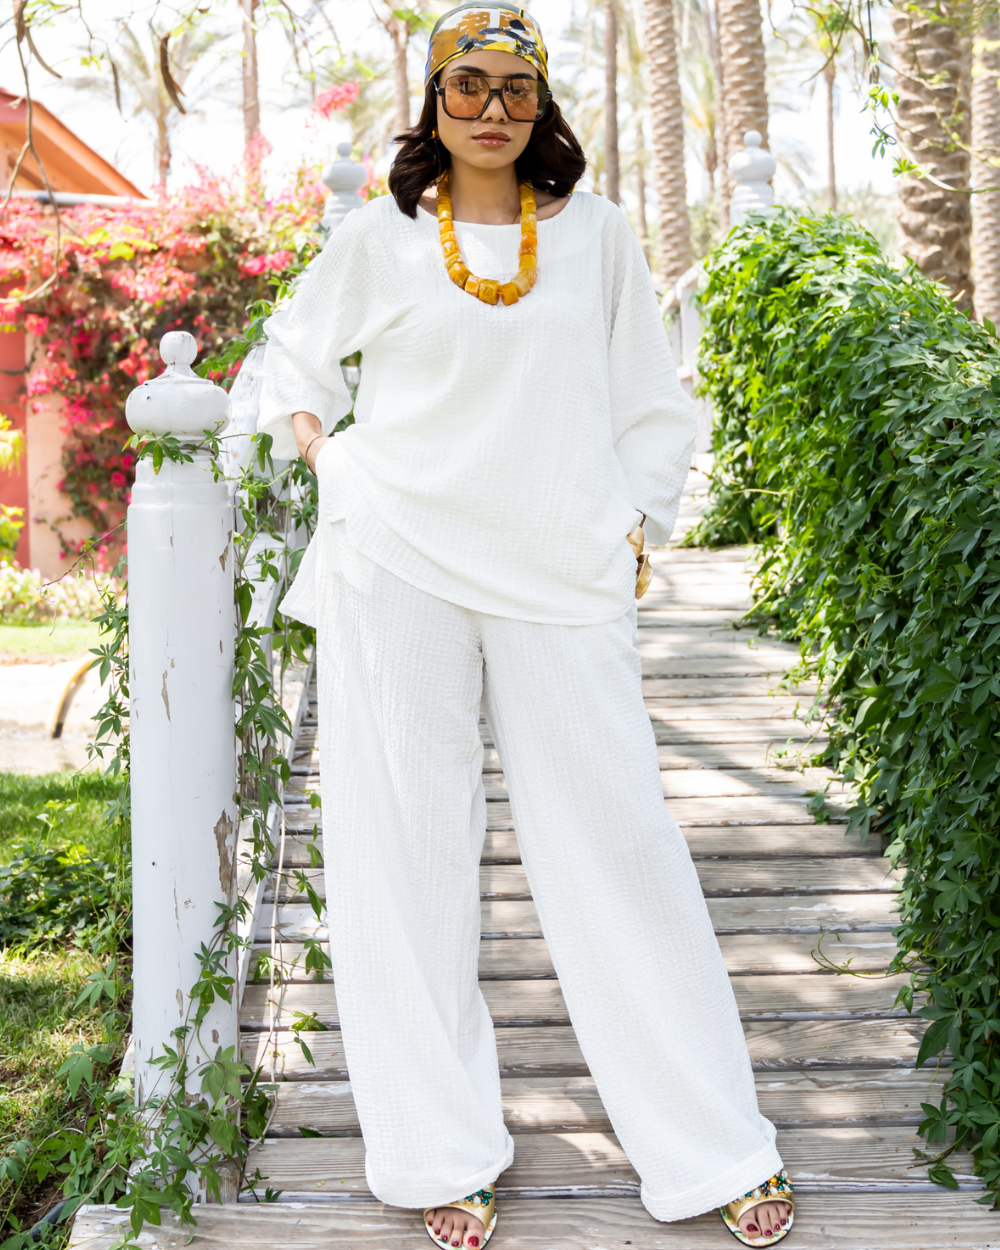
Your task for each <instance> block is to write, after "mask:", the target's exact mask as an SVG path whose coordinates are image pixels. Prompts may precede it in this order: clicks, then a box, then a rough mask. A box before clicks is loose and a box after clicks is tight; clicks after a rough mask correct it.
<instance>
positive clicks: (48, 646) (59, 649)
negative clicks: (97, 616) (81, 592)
mask: <svg viewBox="0 0 1000 1250" xmlns="http://www.w3.org/2000/svg"><path fill="white" fill-rule="evenodd" d="M99 632H100V631H99V630H98V627H97V626H96V625H95V624H94V623H93V622H92V621H66V622H60V623H59V624H58V625H0V652H3V653H6V654H7V655H12V656H20V655H23V656H31V655H67V656H69V655H81V656H82V655H85V654H86V653H87V652H88V651H89V650H90V649H91V647H96V646H97V644H98V634H99Z"/></svg>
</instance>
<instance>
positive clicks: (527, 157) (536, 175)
mask: <svg viewBox="0 0 1000 1250" xmlns="http://www.w3.org/2000/svg"><path fill="white" fill-rule="evenodd" d="M436 129H437V91H436V90H435V85H434V79H433V78H432V79H431V81H430V82H429V83H428V84H427V90H426V92H425V93H424V107H423V108H422V109H421V112H420V120H419V121H418V122H417V124H416V125H415V126H414V127H412V129H410V130H407V131H405V133H403V134H401V135H397V136H396V142H397V143H399V144H400V145H401V146H400V149H399V152H398V153H397V154H396V159H395V160H394V161H393V163H392V168H391V169H390V170H389V190H390V191H391V193H392V195H393V198H394V199H395V201H396V203H397V204H398V205H399V208H400V211H401V212H404V213H405V214H406V215H407V217H416V215H417V201H418V200H419V199H420V197H421V196H422V195H423V194H424V192H425V191H426V190H427V188H428V187H429V186H430V185H431V184H432V183H434V182H436V181H437V179H438V178H440V177H441V175H442V174H443V173H444V171H445V170H446V169H447V168H448V166H449V165H450V164H451V154H450V153H449V151H448V149H447V148H446V147H445V146H444V144H443V143H442V142H441V140H440V139H438V138H436V137H435V130H436ZM586 167H587V158H586V157H585V156H584V154H583V148H581V147H580V144H579V141H578V140H577V137H576V135H575V134H574V133H573V131H572V130H571V129H570V128H569V124H568V123H567V121H566V119H565V117H563V115H562V112H561V111H560V109H559V105H558V104H556V102H555V100H550V101H549V104H548V107H547V108H546V110H545V112H544V114H543V115H542V117H541V118H540V119H539V120H538V121H537V122H535V125H534V129H533V130H532V132H531V138H530V139H529V141H528V146H527V147H526V148H525V149H524V151H523V152H522V153H521V155H520V156H519V157H518V158H517V164H516V165H515V170H516V172H517V176H518V178H519V179H521V180H523V181H525V182H530V183H531V185H532V186H533V187H534V188H535V190H536V191H547V192H548V193H549V194H550V195H555V196H559V197H561V196H564V195H569V193H570V192H571V191H572V190H573V188H574V186H576V184H577V183H578V182H579V181H580V177H581V175H582V174H583V171H584V170H585V169H586Z"/></svg>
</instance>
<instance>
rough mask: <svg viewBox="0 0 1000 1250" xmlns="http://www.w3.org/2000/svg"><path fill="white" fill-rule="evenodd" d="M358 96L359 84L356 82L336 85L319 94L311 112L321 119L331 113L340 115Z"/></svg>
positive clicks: (359, 92) (359, 91)
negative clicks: (317, 114)
mask: <svg viewBox="0 0 1000 1250" xmlns="http://www.w3.org/2000/svg"><path fill="white" fill-rule="evenodd" d="M360 94H361V84H360V83H358V82H342V83H337V84H335V85H334V86H332V87H327V89H326V90H325V91H321V92H320V93H319V95H318V96H317V97H316V103H315V104H314V105H313V112H314V113H319V115H320V116H321V117H329V116H330V114H331V113H342V112H343V111H344V109H346V108H347V106H348V105H349V104H353V103H354V101H355V100H356V99H357V98H358V96H359V95H360Z"/></svg>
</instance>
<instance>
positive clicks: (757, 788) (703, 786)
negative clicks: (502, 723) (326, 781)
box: [285, 768, 836, 803]
mask: <svg viewBox="0 0 1000 1250" xmlns="http://www.w3.org/2000/svg"><path fill="white" fill-rule="evenodd" d="M832 779H833V774H832V773H831V772H830V771H829V770H827V769H810V770H809V773H800V772H795V771H793V770H790V769H784V768H759V769H750V768H747V769H739V770H736V771H733V772H728V771H725V772H724V771H722V770H721V769H707V768H706V769H697V768H678V769H668V770H664V771H661V773H660V782H661V784H662V786H663V795H664V798H666V799H691V798H699V799H700V798H713V799H715V798H734V799H742V798H746V797H754V798H757V797H759V796H761V795H764V796H770V797H778V798H786V797H789V796H797V797H800V798H801V797H803V796H805V797H807V798H808V797H809V796H810V795H812V794H815V793H816V792H817V791H819V790H822V788H823V787H824V785H825V784H826V783H827V782H828V781H832ZM483 785H484V788H485V791H486V799H487V801H488V802H497V801H502V800H505V799H507V798H508V789H507V779H506V777H505V776H504V775H503V773H486V774H485V775H484V777H483ZM318 793H319V777H318V776H309V777H293V778H292V780H291V781H289V783H288V784H287V785H286V786H285V801H286V803H294V802H296V801H299V802H301V801H302V798H303V797H304V796H308V795H310V794H318ZM831 793H836V791H835V790H833V789H832V788H831Z"/></svg>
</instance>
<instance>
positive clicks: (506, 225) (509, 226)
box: [417, 195, 577, 234]
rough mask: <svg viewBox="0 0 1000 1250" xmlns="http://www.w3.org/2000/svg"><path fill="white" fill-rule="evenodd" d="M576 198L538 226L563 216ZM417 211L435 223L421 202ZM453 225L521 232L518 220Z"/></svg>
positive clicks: (472, 228) (431, 214) (459, 222)
mask: <svg viewBox="0 0 1000 1250" xmlns="http://www.w3.org/2000/svg"><path fill="white" fill-rule="evenodd" d="M576 198H577V197H576V196H575V195H571V196H570V197H569V203H568V204H567V205H566V206H565V208H562V209H560V211H559V212H558V213H556V215H555V216H554V217H542V218H540V219H539V222H538V226H539V228H541V227H542V226H547V225H549V224H550V223H551V222H554V221H558V220H559V219H560V218H561V217H565V216H566V214H567V213H568V212H569V211H570V209H571V208H572V207H573V202H574V200H575V199H576ZM417 213H418V214H420V213H422V214H423V215H424V216H425V217H427V218H429V220H431V221H433V222H434V223H435V225H436V224H437V213H432V212H430V211H429V210H428V209H426V208H424V207H423V206H422V205H421V204H418V205H417ZM455 225H456V226H462V227H464V228H465V229H466V230H516V231H517V232H518V234H520V232H521V223H520V222H519V221H508V222H502V223H494V222H488V221H458V220H456V222H455Z"/></svg>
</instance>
